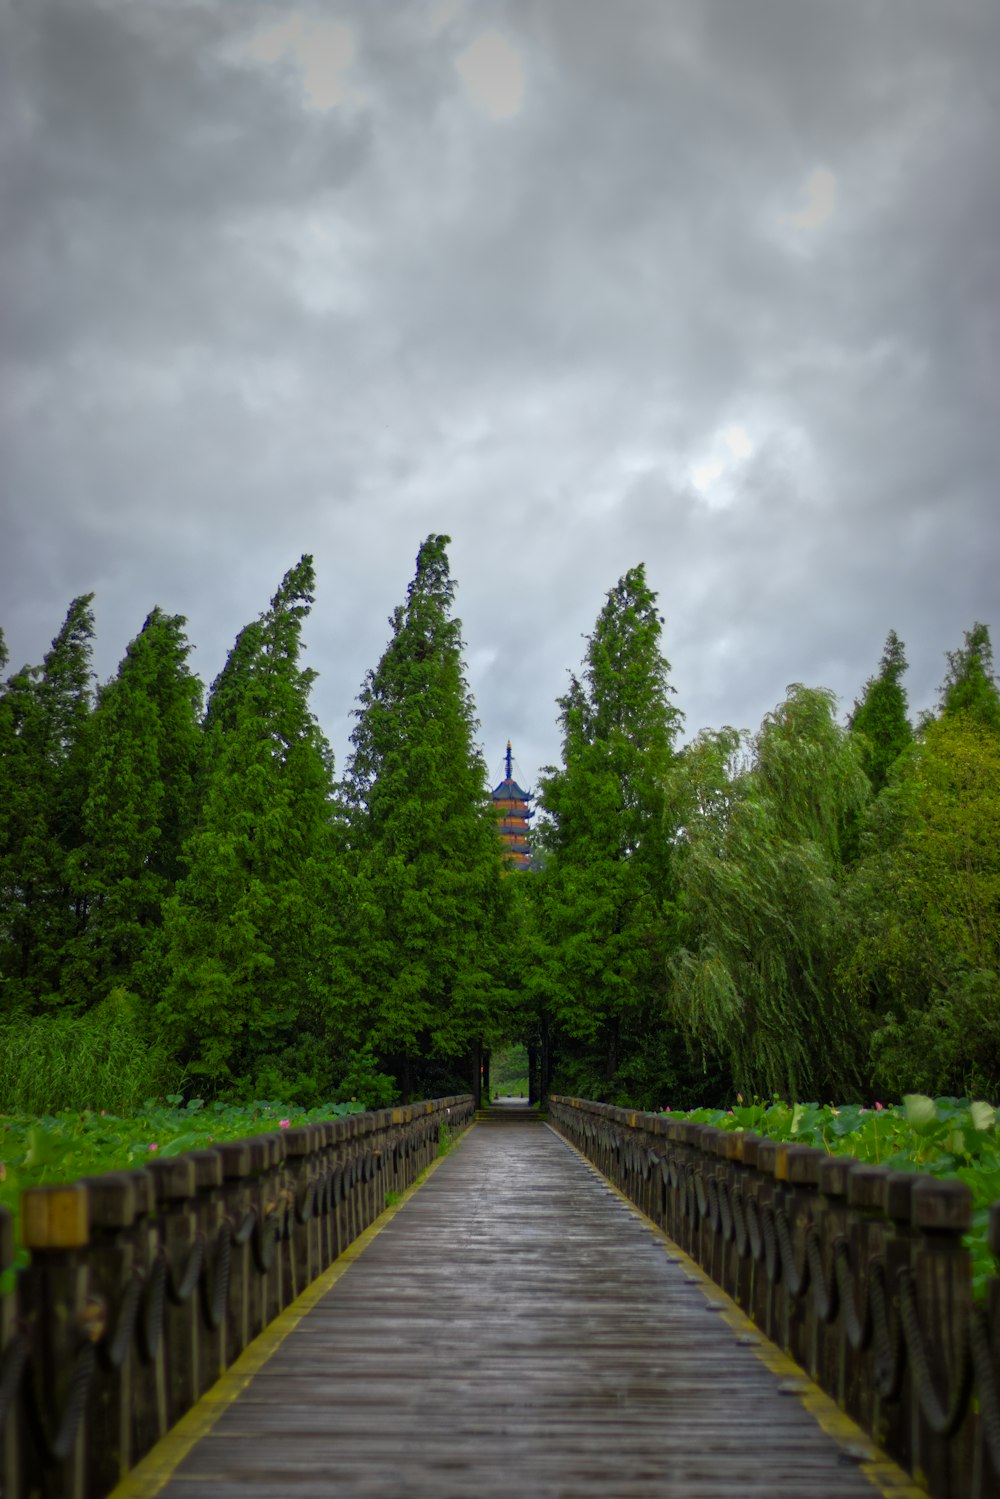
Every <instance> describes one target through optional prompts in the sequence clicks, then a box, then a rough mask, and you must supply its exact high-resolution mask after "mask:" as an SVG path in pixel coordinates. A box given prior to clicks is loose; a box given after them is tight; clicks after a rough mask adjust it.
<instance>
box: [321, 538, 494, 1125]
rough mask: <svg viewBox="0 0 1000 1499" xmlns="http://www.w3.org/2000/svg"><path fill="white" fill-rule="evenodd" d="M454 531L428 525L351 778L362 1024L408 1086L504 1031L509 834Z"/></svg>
mask: <svg viewBox="0 0 1000 1499" xmlns="http://www.w3.org/2000/svg"><path fill="white" fill-rule="evenodd" d="M448 542H449V538H448V537H447V536H439V535H431V536H428V537H427V539H426V541H425V542H424V543H423V545H422V546H421V548H420V551H419V553H418V556H417V564H416V572H415V575H414V578H413V580H412V582H411V583H410V585H409V588H408V590H407V596H406V602H405V604H401V605H399V606H398V607H397V608H396V610H395V611H394V612H393V614H392V616H391V618H390V621H389V622H390V625H391V627H392V635H391V638H390V640H389V644H388V646H387V647H386V650H385V652H384V654H383V656H382V659H381V660H380V662H379V664H378V666H377V667H375V668H374V669H373V670H372V671H370V672H369V673H368V676H367V678H366V680H365V684H364V687H363V689H362V691H361V693H360V696H359V704H360V706H359V708H358V709H357V710H356V713H357V720H358V721H357V725H356V727H355V730H354V733H353V734H352V736H351V743H352V745H353V753H352V756H351V760H350V764H349V768H348V777H347V782H346V786H345V793H346V807H347V813H348V824H349V835H348V836H349V844H350V857H351V867H352V869H353V870H354V871H355V873H356V875H357V886H356V901H357V905H356V908H355V911H354V925H353V927H352V936H353V942H352V947H353V951H354V954H355V959H356V991H355V992H356V1000H357V1010H356V1015H355V1022H356V1023H357V1024H358V1025H359V1026H360V1027H361V1028H362V1035H361V1037H360V1039H367V1040H369V1041H371V1043H372V1044H373V1045H374V1047H375V1049H376V1051H377V1052H378V1053H379V1055H380V1056H381V1057H382V1058H383V1060H384V1061H385V1062H386V1063H387V1064H388V1065H390V1066H391V1067H392V1068H394V1070H395V1073H396V1076H397V1078H398V1079H399V1082H400V1085H401V1087H402V1089H403V1092H404V1095H406V1094H409V1093H410V1092H412V1091H413V1090H414V1089H423V1088H425V1087H427V1086H432V1085H434V1084H432V1083H431V1081H430V1080H431V1079H432V1077H434V1075H435V1074H434V1067H435V1065H437V1066H438V1069H439V1070H438V1073H437V1076H438V1077H439V1078H442V1079H443V1078H445V1077H447V1076H449V1075H450V1076H451V1077H453V1078H454V1077H455V1076H456V1072H457V1069H458V1068H459V1067H462V1068H463V1069H464V1067H465V1065H466V1062H467V1060H468V1058H469V1057H470V1055H471V1053H472V1052H473V1051H474V1050H475V1049H476V1047H477V1046H478V1045H479V1044H480V1043H481V1042H482V1041H483V1040H484V1039H485V1040H488V1039H489V1037H490V1033H491V1030H492V1028H494V1027H499V1029H500V1031H501V1034H502V1027H503V1015H502V1010H503V1006H504V1003H505V990H504V986H503V983H502V977H501V951H502V939H503V910H504V905H505V896H504V892H503V888H502V882H501V870H502V863H501V846H500V840H499V837H498V834H497V829H496V823H495V819H494V816H493V810H492V806H491V804H490V802H489V799H488V796H487V792H486V771H485V766H484V764H483V760H482V756H481V754H480V752H479V749H478V747H477V746H476V744H475V740H474V735H475V731H476V728H477V727H478V724H477V722H476V718H475V710H474V706H473V703H472V698H471V696H470V693H469V689H468V686H467V684H466V680H465V670H464V664H463V660H462V633H461V623H460V621H459V620H458V619H456V618H455V617H454V616H453V614H452V605H453V602H454V596H455V583H454V581H453V580H452V578H451V574H450V570H449V563H448V555H447V550H446V549H447V546H448ZM448 1067H450V1068H451V1069H452V1070H451V1073H450V1074H449V1073H448V1072H447V1068H448ZM441 1085H443V1083H438V1084H437V1086H441Z"/></svg>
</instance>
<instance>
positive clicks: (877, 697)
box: [850, 630, 913, 795]
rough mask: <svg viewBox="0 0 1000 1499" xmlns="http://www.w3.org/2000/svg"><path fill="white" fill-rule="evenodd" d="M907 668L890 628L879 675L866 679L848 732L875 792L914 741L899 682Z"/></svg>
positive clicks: (901, 651) (895, 636)
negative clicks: (854, 738)
mask: <svg viewBox="0 0 1000 1499" xmlns="http://www.w3.org/2000/svg"><path fill="white" fill-rule="evenodd" d="M906 667H907V662H906V655H905V652H904V649H903V642H902V641H901V640H900V638H899V636H898V635H897V634H896V632H895V630H890V631H889V634H888V637H887V638H886V642H885V650H884V651H883V652H882V660H881V663H880V665H879V672H878V676H876V677H869V678H868V681H867V682H866V683H865V690H864V693H863V695H862V697H861V701H860V702H857V703H855V705H854V712H853V713H852V714H851V719H850V727H851V732H852V733H853V734H856V735H857V736H858V738H859V740H860V743H861V763H862V765H863V766H864V770H865V774H866V775H867V777H868V779H869V781H870V782H871V787H872V791H873V792H874V793H875V794H876V795H878V793H879V792H880V791H881V790H882V787H883V786H884V785H885V783H886V780H887V778H888V775H889V771H890V769H891V767H892V766H893V765H894V764H895V762H896V761H897V760H898V758H899V756H900V755H901V754H902V752H903V750H904V749H905V748H906V746H907V745H908V744H911V743H912V742H913V729H912V728H911V726H910V721H909V718H908V717H907V711H906V710H907V700H906V689H905V688H904V687H903V686H902V685H901V681H900V679H901V678H902V676H903V673H904V672H905V671H906Z"/></svg>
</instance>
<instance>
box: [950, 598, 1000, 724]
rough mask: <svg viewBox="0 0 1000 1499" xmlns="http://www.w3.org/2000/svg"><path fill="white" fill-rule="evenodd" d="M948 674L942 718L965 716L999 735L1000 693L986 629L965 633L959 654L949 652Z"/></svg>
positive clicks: (985, 627) (978, 626)
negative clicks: (952, 715)
mask: <svg viewBox="0 0 1000 1499" xmlns="http://www.w3.org/2000/svg"><path fill="white" fill-rule="evenodd" d="M947 656H948V674H947V676H946V677H945V680H944V685H943V686H942V688H941V701H940V710H941V713H942V714H943V715H948V714H955V713H967V714H968V715H969V716H970V717H971V718H974V719H975V720H976V721H977V722H978V723H980V724H982V725H983V726H984V728H987V729H992V731H993V732H994V733H996V734H1000V691H998V690H997V678H996V676H995V674H994V671H993V645H992V642H991V641H990V632H989V629H988V627H987V626H986V625H984V624H980V623H978V622H977V623H976V624H974V625H973V627H972V629H971V630H966V632H965V643H964V645H963V646H962V648H961V650H957V651H948V653H947Z"/></svg>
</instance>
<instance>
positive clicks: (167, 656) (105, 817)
mask: <svg viewBox="0 0 1000 1499" xmlns="http://www.w3.org/2000/svg"><path fill="white" fill-rule="evenodd" d="M185 623H186V621H185V620H184V619H182V618H181V617H180V616H178V615H167V614H164V613H163V612H162V610H160V609H154V610H153V611H152V613H151V614H150V615H149V616H148V618H147V619H146V622H145V624H144V625H143V627H142V630H141V632H140V634H139V635H137V636H136V638H135V640H133V641H132V642H131V644H130V645H129V647H128V649H127V651H126V653H125V657H124V659H123V661H122V663H121V665H120V666H119V669H118V674H117V676H116V677H115V679H114V680H113V681H111V682H109V683H107V685H106V686H104V687H102V688H101V690H100V692H99V694H98V699H97V706H96V708H95V710H94V713H93V716H92V720H91V726H90V742H91V753H90V766H89V777H88V790H87V797H86V801H85V803H84V809H83V828H84V837H83V841H82V844H81V847H80V849H79V851H78V855H77V857H76V859H75V861H74V884H75V888H76V890H77V892H78V893H79V895H80V896H81V897H82V898H83V899H84V900H85V901H86V906H87V913H88V914H87V923H86V929H85V931H84V932H83V933H82V934H81V936H80V938H79V940H78V941H77V942H76V944H75V945H74V949H73V952H72V955H68V958H69V961H68V963H67V969H66V974H65V981H64V992H65V994H66V996H67V997H69V998H73V999H75V1000H78V1001H79V1002H81V1003H84V1004H91V1003H95V1002H96V1001H97V1000H99V999H100V998H102V997H103V996H104V995H105V994H106V993H107V992H108V990H109V989H110V988H111V987H113V986H114V985H116V984H117V985H123V986H124V987H126V988H131V987H132V985H133V983H134V975H133V969H134V967H135V965H136V964H137V963H138V962H139V961H140V959H141V957H142V954H143V952H144V950H145V946H146V942H147V940H148V938H149V934H150V932H151V931H152V930H153V929H154V928H156V927H158V926H159V924H160V920H161V905H162V902H163V901H164V900H165V898H166V897H167V896H168V895H169V894H170V892H171V890H172V888H173V886H174V883H175V882H176V880H177V879H178V878H179V877H180V874H181V868H182V866H181V849H182V845H183V842H184V839H185V838H186V837H187V836H188V834H189V833H190V832H191V828H192V822H193V816H194V811H195V806H194V784H195V770H196V766H197V761H198V755H199V750H200V746H201V730H200V727H199V717H200V712H201V697H202V690H201V684H200V682H198V680H197V679H196V678H195V677H194V676H193V675H192V674H191V672H190V670H189V669H188V665H187V658H188V655H189V652H190V647H189V645H188V641H187V637H186V635H185V634H184V625H185Z"/></svg>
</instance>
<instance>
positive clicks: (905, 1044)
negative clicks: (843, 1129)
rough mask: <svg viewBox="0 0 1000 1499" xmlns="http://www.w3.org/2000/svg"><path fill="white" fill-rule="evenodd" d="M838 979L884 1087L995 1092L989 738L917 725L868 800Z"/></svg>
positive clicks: (995, 853) (996, 826)
mask: <svg viewBox="0 0 1000 1499" xmlns="http://www.w3.org/2000/svg"><path fill="white" fill-rule="evenodd" d="M849 901H850V912H851V917H852V920H853V923H854V941H853V944H852V947H851V950H850V953H849V956H848V957H847V958H846V959H845V962H844V965H843V971H842V975H841V976H842V980H843V983H844V984H845V986H846V987H847V988H848V990H849V991H852V992H853V993H854V995H855V996H856V997H857V998H858V999H859V1000H860V1001H861V1002H862V1003H863V1004H864V1005H865V1006H866V1007H867V1008H868V1009H869V1011H870V1012H871V1019H870V1021H869V1025H870V1028H871V1032H872V1041H871V1046H872V1057H873V1067H874V1076H875V1085H876V1087H877V1088H878V1089H881V1090H884V1091H886V1092H897V1093H898V1092H901V1091H902V1090H903V1089H904V1088H921V1089H923V1090H924V1091H927V1092H935V1093H936V1092H956V1093H957V1092H964V1091H970V1092H982V1093H986V1094H994V1093H996V1092H997V1090H998V1089H1000V1004H998V999H1000V740H998V738H997V736H996V735H995V734H993V732H992V731H991V730H990V729H988V728H987V727H985V726H984V725H983V724H982V723H981V722H979V721H977V720H976V719H975V718H974V717H972V716H970V715H969V714H967V713H954V714H945V715H943V716H942V718H941V719H939V720H938V721H936V722H934V723H932V724H930V725H928V726H927V727H926V729H925V730H924V733H923V735H922V737H921V740H920V742H919V743H918V744H917V746H916V747H915V749H914V751H913V753H912V754H911V755H910V756H909V757H906V758H904V760H903V761H902V762H901V763H900V768H899V771H898V774H897V775H896V776H895V777H894V779H893V780H892V782H891V783H890V785H889V787H888V788H887V789H886V791H885V792H883V794H882V796H881V797H880V798H879V802H878V804H877V806H876V808H875V811H874V814H873V817H872V821H871V825H870V828H869V831H868V834H867V836H866V840H865V843H864V855H863V858H862V861H861V863H860V865H859V867H858V868H857V870H856V871H855V873H854V875H853V877H852V881H851V886H850V890H849Z"/></svg>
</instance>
